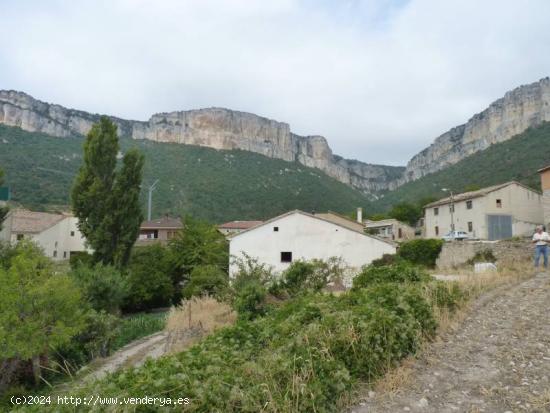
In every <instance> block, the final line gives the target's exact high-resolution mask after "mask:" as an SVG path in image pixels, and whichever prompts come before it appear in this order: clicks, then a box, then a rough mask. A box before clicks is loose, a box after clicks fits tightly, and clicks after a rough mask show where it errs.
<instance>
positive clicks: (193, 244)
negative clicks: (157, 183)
mask: <svg viewBox="0 0 550 413" xmlns="http://www.w3.org/2000/svg"><path fill="white" fill-rule="evenodd" d="M169 249H170V255H171V261H172V265H173V268H174V270H173V271H174V272H173V279H174V283H175V284H176V286H177V285H178V284H180V283H182V282H183V281H185V280H188V279H189V276H190V274H191V272H192V271H193V269H194V268H196V267H198V266H206V265H210V266H215V267H217V268H220V269H221V270H223V271H224V272H227V268H228V266H229V251H228V245H227V241H226V239H225V237H224V236H223V235H222V234H220V232H219V231H218V229H217V228H216V227H215V226H214V225H212V224H210V223H208V222H207V221H202V220H198V219H194V218H192V217H190V216H187V217H185V218H184V219H183V228H182V229H181V230H180V231H178V233H177V234H176V236H175V237H174V238H172V239H171V240H170V243H169ZM177 299H178V297H176V300H177Z"/></svg>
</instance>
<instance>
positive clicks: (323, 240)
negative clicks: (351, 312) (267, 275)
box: [229, 213, 395, 275]
mask: <svg viewBox="0 0 550 413" xmlns="http://www.w3.org/2000/svg"><path fill="white" fill-rule="evenodd" d="M274 227H278V231H274ZM283 251H284V252H292V260H293V261H296V260H299V259H304V260H311V259H314V258H317V259H325V260H326V259H328V258H330V257H340V258H342V259H343V261H344V262H345V263H346V265H348V266H349V267H350V268H351V269H352V270H353V271H355V270H358V269H359V268H360V267H361V266H363V265H365V264H369V263H370V262H371V261H372V260H374V259H376V258H380V257H381V256H382V255H383V254H393V253H395V247H394V246H393V245H391V244H389V243H387V242H383V241H380V240H378V239H376V238H372V237H368V236H365V235H363V234H360V233H358V232H355V231H352V230H348V229H346V228H343V227H341V226H339V225H336V224H333V223H330V222H326V221H322V220H320V219H317V218H313V217H310V216H307V215H302V214H299V213H295V214H291V215H287V216H284V217H282V218H280V219H278V220H276V221H273V222H271V223H269V224H266V225H263V226H260V227H258V228H256V229H253V230H251V231H248V232H243V233H242V234H240V235H237V236H236V237H235V238H232V239H230V247H229V252H230V255H231V256H232V257H242V253H243V252H244V253H246V254H247V255H249V256H251V257H254V258H257V259H258V260H259V262H261V263H264V264H267V265H269V266H271V267H273V269H274V270H275V271H276V272H281V271H283V270H285V269H286V268H288V266H289V265H290V263H284V262H281V252H283ZM232 261H233V260H232ZM236 270H237V268H236V266H235V264H234V263H233V262H232V263H231V264H230V274H231V275H234V274H235V272H236Z"/></svg>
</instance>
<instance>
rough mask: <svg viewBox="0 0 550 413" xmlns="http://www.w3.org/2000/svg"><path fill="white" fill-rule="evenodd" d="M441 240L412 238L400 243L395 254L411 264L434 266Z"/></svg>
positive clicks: (441, 244)
mask: <svg viewBox="0 0 550 413" xmlns="http://www.w3.org/2000/svg"><path fill="white" fill-rule="evenodd" d="M442 247H443V241H442V240H439V239H433V238H430V239H414V240H411V241H407V242H404V243H402V244H401V246H400V247H399V250H398V251H397V255H398V256H399V257H401V258H403V259H405V260H407V261H410V262H412V263H413V264H417V265H423V266H426V267H428V268H433V267H435V260H436V259H437V257H438V256H439V253H440V252H441V248H442Z"/></svg>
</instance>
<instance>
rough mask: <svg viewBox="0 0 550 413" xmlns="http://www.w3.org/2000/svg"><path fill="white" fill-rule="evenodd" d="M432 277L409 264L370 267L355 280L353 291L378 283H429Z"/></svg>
mask: <svg viewBox="0 0 550 413" xmlns="http://www.w3.org/2000/svg"><path fill="white" fill-rule="evenodd" d="M430 280H431V277H430V276H429V275H428V274H427V273H426V272H425V271H424V270H422V269H421V268H419V267H416V266H414V265H412V264H410V263H407V262H397V263H396V264H393V265H386V266H381V267H374V266H372V265H369V266H367V267H364V268H363V269H362V270H361V272H360V273H359V274H358V275H357V276H356V277H355V278H354V279H353V289H354V290H357V289H359V288H365V287H368V286H370V285H373V284H377V283H387V282H393V283H405V282H413V283H417V282H427V281H430Z"/></svg>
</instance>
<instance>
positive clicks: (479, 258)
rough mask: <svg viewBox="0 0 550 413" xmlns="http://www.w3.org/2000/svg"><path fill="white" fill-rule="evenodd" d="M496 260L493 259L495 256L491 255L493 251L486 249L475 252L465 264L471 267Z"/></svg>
mask: <svg viewBox="0 0 550 413" xmlns="http://www.w3.org/2000/svg"><path fill="white" fill-rule="evenodd" d="M496 260H497V258H496V257H495V254H493V250H491V249H489V248H486V249H484V250H481V251H478V252H476V253H475V255H474V256H473V257H472V258H470V259H469V260H468V261H466V262H467V263H468V264H470V265H473V264H475V263H477V262H495V261H496Z"/></svg>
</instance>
